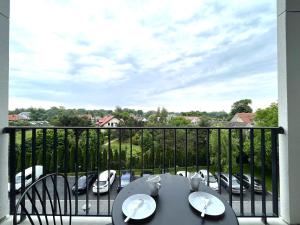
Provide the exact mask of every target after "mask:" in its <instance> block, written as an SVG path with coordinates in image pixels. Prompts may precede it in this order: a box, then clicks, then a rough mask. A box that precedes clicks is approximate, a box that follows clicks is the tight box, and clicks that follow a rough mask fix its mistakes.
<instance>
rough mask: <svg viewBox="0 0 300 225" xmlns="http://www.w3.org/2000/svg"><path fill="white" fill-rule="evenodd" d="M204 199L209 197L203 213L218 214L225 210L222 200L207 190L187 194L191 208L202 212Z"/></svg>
mask: <svg viewBox="0 0 300 225" xmlns="http://www.w3.org/2000/svg"><path fill="white" fill-rule="evenodd" d="M205 199H209V203H208V206H207V207H206V210H205V214H207V215H209V216H219V215H222V214H223V213H224V212H225V205H224V204H223V202H222V201H221V200H220V199H218V198H217V197H215V196H214V195H211V194H209V193H207V192H200V191H198V192H193V193H191V194H190V195H189V202H190V204H191V206H192V207H193V208H195V209H196V210H198V211H199V212H202V210H203V208H204V204H205Z"/></svg>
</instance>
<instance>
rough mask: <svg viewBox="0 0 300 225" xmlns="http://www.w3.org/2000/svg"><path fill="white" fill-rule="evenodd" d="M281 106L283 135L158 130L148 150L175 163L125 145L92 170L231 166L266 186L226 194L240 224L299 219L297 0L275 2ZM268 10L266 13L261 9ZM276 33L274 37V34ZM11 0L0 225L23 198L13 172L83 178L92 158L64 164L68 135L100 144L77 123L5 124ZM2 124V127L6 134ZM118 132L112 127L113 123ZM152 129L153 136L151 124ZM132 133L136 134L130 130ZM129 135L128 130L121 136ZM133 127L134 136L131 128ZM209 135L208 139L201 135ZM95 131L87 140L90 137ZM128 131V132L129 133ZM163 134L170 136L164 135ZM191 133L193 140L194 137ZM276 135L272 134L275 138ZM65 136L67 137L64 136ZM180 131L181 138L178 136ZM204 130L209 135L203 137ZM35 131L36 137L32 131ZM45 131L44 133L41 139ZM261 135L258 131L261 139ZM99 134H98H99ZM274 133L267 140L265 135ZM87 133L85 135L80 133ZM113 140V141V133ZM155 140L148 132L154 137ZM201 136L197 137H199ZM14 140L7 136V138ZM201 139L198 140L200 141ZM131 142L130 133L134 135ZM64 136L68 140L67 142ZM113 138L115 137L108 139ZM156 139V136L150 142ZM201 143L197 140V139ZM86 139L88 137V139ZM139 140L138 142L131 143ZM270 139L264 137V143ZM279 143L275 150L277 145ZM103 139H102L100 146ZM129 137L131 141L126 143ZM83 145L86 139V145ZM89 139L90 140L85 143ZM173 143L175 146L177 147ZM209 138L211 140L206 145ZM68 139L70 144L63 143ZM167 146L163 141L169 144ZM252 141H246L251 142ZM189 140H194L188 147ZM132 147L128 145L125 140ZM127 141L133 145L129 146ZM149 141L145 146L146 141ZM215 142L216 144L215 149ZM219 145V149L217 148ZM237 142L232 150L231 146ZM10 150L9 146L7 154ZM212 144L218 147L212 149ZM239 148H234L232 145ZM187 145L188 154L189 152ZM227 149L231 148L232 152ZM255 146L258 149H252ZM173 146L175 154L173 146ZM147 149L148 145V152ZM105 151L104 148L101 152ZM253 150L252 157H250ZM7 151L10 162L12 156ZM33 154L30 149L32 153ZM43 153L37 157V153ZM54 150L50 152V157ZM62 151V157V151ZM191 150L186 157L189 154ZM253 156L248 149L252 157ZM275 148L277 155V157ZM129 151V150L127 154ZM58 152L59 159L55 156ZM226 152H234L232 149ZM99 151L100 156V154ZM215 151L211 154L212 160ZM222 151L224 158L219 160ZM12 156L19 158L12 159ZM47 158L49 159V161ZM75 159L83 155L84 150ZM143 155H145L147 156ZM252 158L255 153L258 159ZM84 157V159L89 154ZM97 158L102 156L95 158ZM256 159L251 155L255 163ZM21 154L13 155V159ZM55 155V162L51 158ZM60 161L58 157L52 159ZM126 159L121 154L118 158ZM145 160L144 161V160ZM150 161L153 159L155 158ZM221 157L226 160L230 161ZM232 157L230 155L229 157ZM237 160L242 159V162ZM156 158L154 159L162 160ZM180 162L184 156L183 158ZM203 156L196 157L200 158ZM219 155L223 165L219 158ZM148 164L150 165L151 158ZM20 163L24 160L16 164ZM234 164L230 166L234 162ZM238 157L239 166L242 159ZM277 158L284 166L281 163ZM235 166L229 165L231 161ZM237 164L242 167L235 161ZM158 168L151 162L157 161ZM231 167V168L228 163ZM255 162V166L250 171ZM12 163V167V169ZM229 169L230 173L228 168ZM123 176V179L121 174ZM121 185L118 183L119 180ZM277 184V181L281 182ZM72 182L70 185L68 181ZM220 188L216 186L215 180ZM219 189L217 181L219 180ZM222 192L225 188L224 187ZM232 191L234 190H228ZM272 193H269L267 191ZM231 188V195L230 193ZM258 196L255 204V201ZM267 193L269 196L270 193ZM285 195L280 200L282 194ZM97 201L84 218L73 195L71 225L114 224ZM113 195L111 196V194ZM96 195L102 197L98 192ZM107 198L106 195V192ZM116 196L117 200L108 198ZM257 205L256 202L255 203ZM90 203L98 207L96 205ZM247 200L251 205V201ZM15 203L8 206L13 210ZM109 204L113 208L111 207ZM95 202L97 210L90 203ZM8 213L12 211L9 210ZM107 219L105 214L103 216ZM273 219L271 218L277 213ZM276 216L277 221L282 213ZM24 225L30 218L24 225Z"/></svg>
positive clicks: (0, 86) (1, 60)
mask: <svg viewBox="0 0 300 225" xmlns="http://www.w3.org/2000/svg"><path fill="white" fill-rule="evenodd" d="M277 2H278V14H277V15H278V93H279V96H278V105H279V125H280V126H282V127H283V129H284V134H280V133H281V132H282V129H281V128H258V130H255V129H254V130H253V131H251V129H250V130H249V128H247V130H246V128H245V129H241V131H240V130H235V129H224V128H222V129H217V128H199V129H197V128H196V129H194V131H192V129H190V128H186V129H185V128H183V129H182V130H180V129H178V130H177V129H175V130H174V129H172V128H166V129H163V128H159V129H154V128H153V134H154V135H153V137H154V143H155V141H156V140H160V142H162V143H160V144H159V145H158V146H156V145H155V144H154V147H153V149H152V145H150V146H148V147H147V148H149V147H150V153H151V151H153V152H154V153H158V152H162V153H166V154H167V153H168V152H172V153H173V154H172V155H171V156H170V157H171V158H170V163H169V158H167V155H166V156H165V155H164V154H160V155H161V156H162V157H161V158H160V159H159V160H158V159H156V158H155V157H154V160H153V159H152V158H151V157H150V159H148V158H149V156H152V155H151V154H150V153H147V154H149V156H148V155H147V154H145V155H144V154H142V155H140V157H141V158H139V161H138V164H136V162H135V155H134V154H130V153H134V151H133V149H132V151H131V148H130V147H129V148H127V150H126V154H125V155H126V161H125V162H122V160H121V163H116V164H115V162H113V161H112V158H111V154H110V153H109V152H110V151H108V153H106V159H107V161H106V163H104V164H103V165H102V163H103V162H102V163H101V160H100V159H99V161H98V162H100V163H101V164H100V165H98V164H97V160H96V165H95V164H94V165H91V170H92V169H93V170H94V169H96V170H97V172H98V170H99V171H100V170H102V169H104V167H106V168H108V169H114V168H115V169H116V171H117V174H119V173H120V169H122V168H123V167H124V168H129V169H130V168H131V170H133V171H136V172H137V174H138V173H139V172H140V171H141V170H143V169H145V170H146V169H147V170H148V169H152V170H154V173H159V172H161V169H162V170H163V172H167V171H166V170H169V172H170V173H175V172H176V171H178V170H179V169H180V170H183V171H184V172H185V171H191V172H194V171H197V170H198V169H200V168H203V167H204V168H206V169H208V170H210V171H212V172H218V171H223V172H224V171H228V173H229V174H231V175H235V174H236V173H238V174H242V173H246V172H247V173H248V172H249V173H250V175H251V177H252V179H253V174H254V175H255V176H259V178H260V179H261V180H262V184H263V190H262V191H263V193H264V194H263V195H261V198H257V196H256V194H255V193H254V194H253V188H252V192H251V189H250V192H249V191H248V194H249V193H250V197H249V195H248V197H247V196H246V195H245V196H244V195H239V196H238V197H236V196H233V195H232V194H231V193H229V194H228V195H227V196H226V197H227V200H228V201H229V202H230V203H231V204H232V206H233V208H234V210H235V211H236V213H237V215H238V216H239V221H240V224H261V223H262V222H261V218H263V219H264V221H263V222H265V219H267V221H268V223H269V224H299V223H300V214H299V211H300V207H299V202H300V195H299V191H298V187H299V185H300V178H299V160H300V153H299V145H300V142H299V140H300V139H299V130H300V120H299V115H300V107H299V96H300V89H299V84H300V80H299V70H300V68H299V57H300V55H299V52H300V44H299V40H300V31H299V23H300V15H299V11H300V4H299V1H296V0H278V1H277ZM261 13H263V12H261ZM274 38H275V37H274ZM8 71H9V0H1V1H0V129H1V132H0V150H1V151H0V223H1V225H2V224H12V223H11V217H10V216H9V213H11V212H12V208H13V207H12V204H13V203H14V202H15V201H16V200H17V199H18V198H19V195H15V194H13V193H14V192H13V191H12V190H13V189H14V188H15V186H14V185H13V182H14V179H11V187H10V189H11V192H10V193H11V194H10V196H9V202H10V204H8V194H7V182H8V174H10V178H12V177H14V176H15V174H16V173H17V172H18V171H22V169H25V168H26V167H27V166H32V165H35V164H42V165H43V166H44V169H45V170H44V173H49V172H52V171H58V172H61V173H66V175H67V176H68V177H71V176H74V177H75V178H74V179H76V175H77V176H78V177H79V176H80V175H82V174H85V173H86V172H87V171H89V169H88V168H86V167H85V166H86V165H87V163H84V162H85V161H84V162H80V164H79V163H78V164H74V163H70V164H67V163H66V162H67V160H66V157H67V156H68V154H64V151H68V149H69V147H70V146H69V145H68V142H69V139H70V137H71V136H72V140H73V141H74V140H75V142H73V143H75V145H74V146H72V148H73V149H75V152H76V149H78V152H77V153H78V154H79V152H82V148H83V149H84V150H85V148H86V151H83V152H84V153H86V152H89V151H91V150H92V149H95V148H94V147H95V146H91V145H90V143H92V142H91V138H92V136H93V133H94V132H96V134H97V133H98V132H97V130H96V131H93V129H90V128H81V130H79V128H76V129H72V128H13V127H10V128H8V127H7V126H8V121H7V114H8V88H9V81H8V80H9V79H8V77H9V76H8V74H9V72H8ZM3 129H4V132H2V131H3ZM114 129H115V128H114ZM147 129H150V134H151V133H152V130H151V128H147ZM76 130H77V131H76ZM130 130H131V131H130ZM139 130H144V132H145V133H146V128H129V129H128V130H127V131H126V130H125V128H124V130H123V128H122V129H115V130H113V129H107V131H106V132H104V133H107V136H105V138H106V140H102V139H100V138H99V139H98V138H96V140H99V145H96V147H97V146H99V148H101V147H103V144H106V143H108V144H107V146H106V147H107V148H108V149H110V148H109V146H113V143H114V142H113V140H114V139H118V138H119V136H118V132H120V133H121V134H120V136H121V141H119V142H118V143H119V144H120V145H121V147H120V148H121V150H122V146H124V141H125V139H124V141H123V140H122V137H125V133H126V135H127V138H126V139H127V140H128V137H129V140H131V137H132V136H131V135H130V134H132V135H134V134H135V132H139ZM50 132H52V133H53V136H52V138H49V137H48V133H50ZM123 132H124V133H123ZM130 132H132V133H130ZM159 132H161V133H162V136H161V135H160V136H158V134H157V133H159ZM172 132H173V136H172V137H173V139H169V138H168V137H167V136H168V135H169V133H171V134H172ZM195 132H196V133H197V132H198V134H199V137H198V135H197V137H196V135H195ZM205 132H206V134H207V136H205V135H204V133H205ZM88 133H89V134H90V137H89V138H87V137H88V135H87V134H88ZM128 133H129V135H128ZM164 133H165V134H166V138H161V137H163V136H164ZM180 133H183V144H180V145H177V144H176V143H177V141H174V140H175V137H176V138H178V137H177V134H178V135H181V134H180ZM185 133H187V140H188V141H187V142H184V141H185V140H186V139H185V137H186V136H185ZM192 133H193V135H194V138H191V139H189V137H190V135H192ZM272 133H273V135H272ZM61 134H62V135H63V137H66V139H65V140H66V141H62V142H61V141H60V140H61V139H60V135H61ZM174 134H176V135H174ZM200 134H202V135H204V136H203V137H202V136H201V138H200ZM219 134H220V137H221V140H222V137H223V136H224V137H228V141H227V142H225V144H226V147H224V145H223V144H222V141H221V143H219V140H220V139H218V138H216V139H215V140H217V142H216V143H211V142H209V141H211V140H212V139H211V138H210V135H214V136H216V137H218V136H219ZM229 134H231V137H232V138H233V137H234V139H232V142H231V144H230V142H229V140H230V138H229V136H230V135H229ZM252 134H253V139H254V140H255V138H257V137H258V138H260V142H259V141H258V142H256V141H253V143H260V144H258V145H259V146H255V144H254V147H253V148H252V147H251V139H252V138H251V137H252ZM29 135H31V136H29ZM39 135H41V136H39ZM257 135H258V136H257ZM96 136H97V135H96ZM269 136H271V138H270V139H268V137H269ZM84 137H85V138H86V139H85V140H83V138H84ZM109 137H110V138H109ZM150 137H151V135H150ZM195 137H196V138H195ZM8 138H9V140H8ZM197 138H199V142H198V141H197ZM43 139H44V140H43ZM132 139H133V137H132ZM63 140H64V139H63ZM109 140H110V141H109ZM150 140H151V139H150ZM164 140H170V142H172V140H173V143H169V142H167V141H166V142H165V143H164ZM195 140H196V141H195ZM200 140H201V141H203V143H204V145H201V144H199V143H200ZM85 141H86V142H85ZM132 141H133V142H134V141H135V140H134V139H133V140H132ZM190 141H191V143H192V142H194V143H198V145H194V146H193V149H194V150H196V151H195V154H196V153H197V152H198V151H197V149H198V148H199V150H200V151H199V152H198V153H199V155H197V154H196V156H195V154H194V155H193V156H192V159H193V163H190V161H189V157H190V156H191V154H190V153H191V152H190V151H189V145H190V144H189V143H190ZM264 141H265V142H264ZM277 141H278V145H279V146H278V147H277ZM100 142H101V143H100ZM129 142H130V141H129ZM85 143H86V144H85ZM87 143H88V144H87ZM174 143H175V145H174ZM185 143H187V145H188V146H187V148H185V146H186V145H185ZM208 143H209V144H208ZM38 144H42V148H41V149H42V150H41V152H38V151H40V148H39V147H40V146H38ZM65 144H66V148H64V145H65ZM164 144H165V145H164ZM205 144H207V146H208V148H205V146H206V145H205ZM246 144H247V145H248V144H249V145H248V146H247V145H246ZM191 145H192V144H191ZM127 146H128V143H127ZM129 146H131V145H130V143H129ZM142 146H144V145H142ZM213 146H214V147H213ZM218 146H221V147H220V148H219V147H218ZM231 146H232V149H231ZM8 148H9V151H8ZM213 148H215V150H213ZM234 148H236V150H234ZM186 149H187V151H186ZM230 149H231V150H232V151H230ZM251 149H253V151H252V150H251ZM142 150H143V151H144V150H145V152H146V149H145V147H143V148H141V151H142ZM172 150H173V151H172ZM269 150H271V151H270V152H271V154H270V155H269V154H268V151H269ZM148 151H149V150H148ZM201 151H204V152H206V151H208V152H207V153H212V152H213V151H214V154H215V153H217V154H215V155H214V156H213V155H210V154H205V157H204V159H205V160H204V161H201V160H203V157H201V153H202V152H201ZM99 152H100V150H99ZM224 152H228V153H230V152H231V153H234V152H235V153H237V155H236V156H234V154H232V155H231V157H228V156H227V155H226V156H225V158H224V157H223V153H224ZM243 152H247V154H248V156H249V162H248V164H249V165H248V166H246V163H244V161H243V160H241V159H243ZM253 152H254V154H253ZM8 153H9V159H8ZM27 153H28V154H27ZM38 153H39V154H38ZM48 153H49V154H48ZM61 153H62V155H59V154H61ZM186 153H187V157H186ZM250 153H251V154H250ZM277 153H278V155H277ZM128 154H129V155H128ZM178 154H182V155H183V157H179V155H178ZM54 155H55V156H56V157H54ZM75 155H76V154H74V155H73V156H71V157H70V158H73V157H74V159H75ZM228 155H229V154H228ZM96 156H97V154H96ZM211 156H213V157H211ZM220 156H221V157H220ZM14 157H15V158H14ZM49 157H50V159H51V162H50V161H49V162H48V161H47V159H48V158H49ZM76 157H78V158H80V156H79V155H77V156H76ZM146 157H148V158H147V159H146ZM255 157H258V161H257V160H256V158H255ZM268 157H271V158H272V163H271V165H268V164H266V163H264V160H263V159H268ZM87 158H88V157H85V158H84V159H87ZM96 158H97V157H96ZM253 158H254V160H253ZM14 159H16V160H14ZM52 159H53V160H52ZM54 159H57V160H54ZM121 159H122V158H121ZM141 159H142V160H141ZM151 159H152V161H151ZM223 159H228V161H226V160H225V162H224V161H223ZM229 159H231V160H229ZM239 159H240V160H239ZM156 160H158V162H159V163H157V161H156ZM182 160H183V161H182ZM196 160H198V161H196ZM220 160H221V162H220ZM148 161H149V162H148ZM8 162H10V167H8ZM15 162H20V164H18V163H15ZM153 162H154V164H152V163H153ZM230 162H231V163H232V164H231V163H230ZM237 162H238V163H237ZM278 162H279V167H277V166H278ZM257 163H261V167H260V169H259V171H258V173H257V171H256V170H255V166H257V165H258V164H257ZM229 164H231V165H229ZM234 164H237V167H236V165H234ZM153 165H154V166H153ZM224 165H226V167H225V166H224ZM253 166H254V169H253ZM8 168H9V171H8ZM229 170H231V171H229ZM270 171H271V181H270V179H269V178H268V177H270V176H269V175H270V174H269V172H270ZM117 178H118V176H117ZM22 180H23V181H22V183H23V184H22V187H21V189H22V190H21V191H24V188H25V185H24V176H23V178H22ZM115 182H117V181H115ZM277 184H279V186H277ZM71 185H73V184H72V182H71ZM218 185H219V184H218ZM219 186H220V185H219ZM219 190H220V191H221V193H224V192H225V191H224V190H222V189H219ZM229 190H231V189H229ZM268 192H271V193H272V194H269V195H268ZM225 193H226V192H225ZM253 196H254V201H253ZM268 196H269V197H270V198H269V197H268ZM279 196H280V197H279ZM101 197H103V196H100V200H99V201H98V199H97V200H94V201H95V202H94V203H96V206H97V204H99V213H98V211H97V207H96V213H95V212H93V210H91V211H90V212H88V214H90V215H82V213H81V212H80V210H81V208H80V204H79V201H80V199H79V197H78V196H76V195H75V196H74V197H73V198H74V206H75V204H76V199H78V203H77V207H75V208H74V209H76V208H77V210H78V212H77V214H78V216H75V217H74V220H73V224H109V223H110V218H109V215H110V207H108V206H104V207H102V206H103V205H102V202H101ZM110 197H111V198H112V197H113V196H110ZM96 198H97V197H96ZM107 198H108V197H107ZM83 199H84V201H88V202H89V203H90V202H91V201H92V199H91V198H87V197H85V198H83ZM111 200H113V199H111ZM256 202H258V204H255V203H256ZM94 203H93V204H94ZM249 204H250V210H249V207H248V206H247V205H249ZM9 205H10V207H8V206H9ZM110 206H111V205H110ZM92 207H95V205H94V206H92ZM102 209H103V210H102ZM9 210H10V212H9ZM72 213H74V214H76V212H75V211H74V212H73V211H72ZM104 216H108V217H104ZM272 217H274V218H272ZM277 217H278V218H277ZM23 224H26V223H23Z"/></svg>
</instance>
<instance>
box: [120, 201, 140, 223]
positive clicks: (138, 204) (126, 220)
mask: <svg viewBox="0 0 300 225" xmlns="http://www.w3.org/2000/svg"><path fill="white" fill-rule="evenodd" d="M137 201H138V202H137V203H136V205H135V206H134V208H133V209H132V213H131V214H130V215H129V216H127V217H126V219H125V220H124V222H125V223H127V222H128V220H130V218H131V217H133V216H134V214H135V213H136V211H137V210H138V208H139V207H140V206H141V205H143V204H144V199H138V200H137Z"/></svg>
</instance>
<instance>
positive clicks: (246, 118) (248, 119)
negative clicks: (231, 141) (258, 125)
mask: <svg viewBox="0 0 300 225" xmlns="http://www.w3.org/2000/svg"><path fill="white" fill-rule="evenodd" d="M237 116H238V117H239V118H240V119H241V120H242V121H243V122H244V123H247V124H248V123H252V121H253V119H254V117H255V113H237Z"/></svg>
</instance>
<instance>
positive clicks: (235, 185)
mask: <svg viewBox="0 0 300 225" xmlns="http://www.w3.org/2000/svg"><path fill="white" fill-rule="evenodd" d="M216 177H218V176H217V173H216ZM220 180H221V185H222V186H223V187H224V188H225V189H226V190H227V191H229V174H228V173H221V174H220ZM240 187H241V186H240V181H239V180H238V179H237V178H236V177H235V176H234V175H232V183H231V193H232V194H240ZM242 190H243V193H245V192H246V189H245V187H243V189H242Z"/></svg>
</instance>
